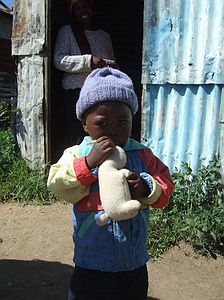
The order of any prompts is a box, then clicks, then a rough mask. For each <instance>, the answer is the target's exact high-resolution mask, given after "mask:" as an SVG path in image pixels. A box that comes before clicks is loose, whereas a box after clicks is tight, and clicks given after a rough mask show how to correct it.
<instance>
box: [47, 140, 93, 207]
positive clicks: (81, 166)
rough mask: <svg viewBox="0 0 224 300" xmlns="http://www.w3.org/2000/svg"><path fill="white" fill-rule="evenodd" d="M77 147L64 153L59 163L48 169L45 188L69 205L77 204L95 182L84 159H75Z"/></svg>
mask: <svg viewBox="0 0 224 300" xmlns="http://www.w3.org/2000/svg"><path fill="white" fill-rule="evenodd" d="M76 147H77V146H74V147H71V148H68V149H66V150H65V151H64V153H63V155H62V157H61V158H60V159H59V161H58V162H57V163H55V164H53V165H52V166H51V167H50V171H49V176H48V181H47V187H48V189H49V190H50V191H51V192H52V193H53V194H55V195H56V196H58V197H60V198H62V199H64V200H65V201H67V202H69V203H77V202H78V201H80V200H81V199H82V198H84V197H86V196H87V195H88V194H89V192H90V185H91V184H92V183H93V182H95V181H96V180H97V177H96V176H94V175H93V174H92V173H91V171H90V170H89V168H88V166H87V164H86V158H85V157H77V156H76V155H75V150H76V149H77V148H76Z"/></svg>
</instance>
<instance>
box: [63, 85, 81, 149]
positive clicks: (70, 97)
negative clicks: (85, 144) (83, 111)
mask: <svg viewBox="0 0 224 300" xmlns="http://www.w3.org/2000/svg"><path fill="white" fill-rule="evenodd" d="M79 93H80V89H74V90H64V99H63V100H64V107H65V109H64V111H65V113H64V122H65V123H64V125H65V132H64V148H67V147H70V146H73V145H76V144H80V142H81V141H82V139H83V137H84V135H85V134H84V130H83V127H82V124H81V121H79V120H78V119H77V118H76V110H75V106H76V102H77V100H78V98H79Z"/></svg>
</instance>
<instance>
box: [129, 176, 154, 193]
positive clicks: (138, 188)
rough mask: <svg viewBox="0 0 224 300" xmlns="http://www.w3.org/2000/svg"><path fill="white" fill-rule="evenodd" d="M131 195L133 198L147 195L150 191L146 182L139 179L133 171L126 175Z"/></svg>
mask: <svg viewBox="0 0 224 300" xmlns="http://www.w3.org/2000/svg"><path fill="white" fill-rule="evenodd" d="M127 181H128V185H129V189H130V193H131V196H132V197H133V198H137V197H142V196H148V195H149V193H150V190H149V187H148V186H147V184H146V182H145V181H144V180H143V179H141V178H140V177H139V176H138V175H137V174H136V173H135V172H130V174H129V175H128V177H127Z"/></svg>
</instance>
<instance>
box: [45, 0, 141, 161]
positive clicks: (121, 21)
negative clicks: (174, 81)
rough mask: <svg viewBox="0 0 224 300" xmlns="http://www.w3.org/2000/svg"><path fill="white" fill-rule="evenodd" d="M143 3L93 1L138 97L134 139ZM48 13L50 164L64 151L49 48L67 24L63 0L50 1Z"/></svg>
mask: <svg viewBox="0 0 224 300" xmlns="http://www.w3.org/2000/svg"><path fill="white" fill-rule="evenodd" d="M143 5H144V1H143V0H123V1H122V0H95V7H96V20H97V24H98V26H99V27H100V28H102V29H104V30H106V31H107V32H108V33H109V34H110V36H111V39H112V42H113V47H114V52H115V57H116V61H117V62H118V64H119V66H120V70H121V71H124V72H126V73H127V74H128V75H129V76H130V77H131V79H132V81H133V83H134V88H135V92H136V94H137V96H138V99H139V111H138V113H137V114H136V115H135V116H134V119H133V129H132V137H134V138H135V139H137V140H139V139H140V131H141V105H140V101H141V93H142V87H141V67H142V42H143ZM50 15H51V17H50V20H51V22H50V24H49V25H50V26H49V27H50V30H49V34H50V41H51V68H50V95H49V122H50V124H49V159H50V161H51V162H52V163H54V162H55V161H57V160H58V158H59V157H60V156H61V154H62V151H63V150H64V149H63V146H62V140H63V131H64V128H63V124H64V122H63V118H64V114H63V110H64V107H63V100H62V87H61V75H62V73H61V71H59V70H57V69H56V68H55V67H54V64H53V49H54V44H55V40H56V36H57V32H58V30H59V28H60V27H61V26H62V25H63V24H68V23H69V14H68V11H67V1H66V0H61V1H56V0H52V1H51V9H50ZM74 105H75V104H74Z"/></svg>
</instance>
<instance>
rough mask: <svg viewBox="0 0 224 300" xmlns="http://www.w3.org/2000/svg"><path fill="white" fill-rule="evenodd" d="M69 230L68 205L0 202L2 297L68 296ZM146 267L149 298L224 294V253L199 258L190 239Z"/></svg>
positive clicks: (38, 299)
mask: <svg viewBox="0 0 224 300" xmlns="http://www.w3.org/2000/svg"><path fill="white" fill-rule="evenodd" d="M71 236H72V226H71V206H70V205H66V204H62V203H56V204H52V205H50V206H22V205H20V204H17V203H9V204H0V299H1V300H15V299H17V300H66V295H67V288H68V283H69V278H70V275H71V273H72V270H73V262H72V252H73V243H72V239H71ZM148 272H149V286H150V290H149V299H151V300H157V299H160V300H171V299H172V300H185V299H186V300H208V299H213V300H224V259H223V258H221V257H218V259H216V260H214V259H205V258H201V257H200V258H196V256H195V255H194V253H193V251H192V249H191V247H190V246H188V245H186V244H182V245H181V247H180V248H179V247H175V248H172V249H171V250H169V251H167V253H164V256H163V259H162V260H159V261H157V262H149V263H148ZM136 300H138V299H136Z"/></svg>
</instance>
